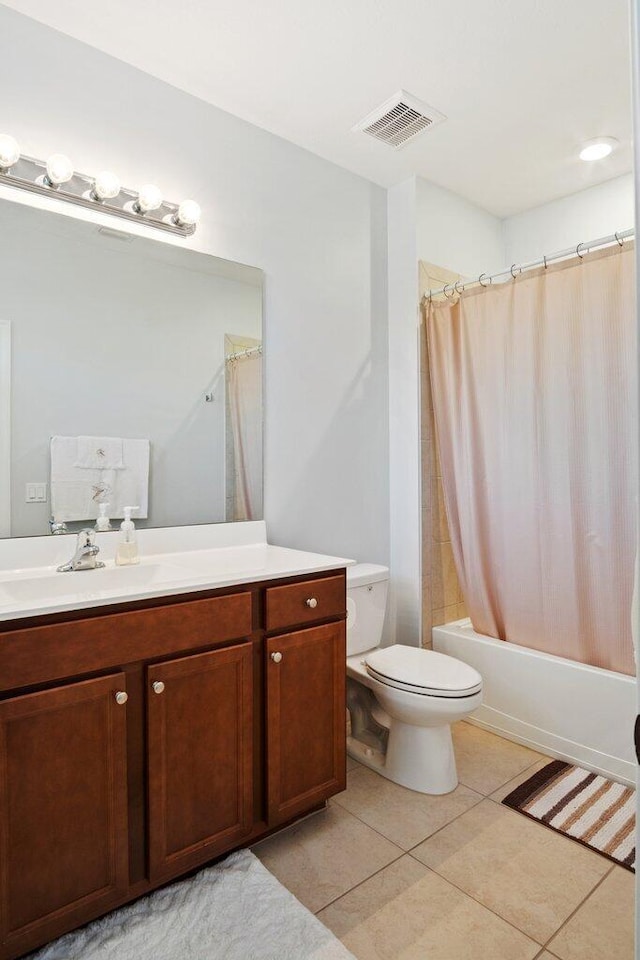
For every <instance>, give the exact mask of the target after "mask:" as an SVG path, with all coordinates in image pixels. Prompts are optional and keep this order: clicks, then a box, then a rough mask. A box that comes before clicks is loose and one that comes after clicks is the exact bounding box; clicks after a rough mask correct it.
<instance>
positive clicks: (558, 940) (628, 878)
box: [548, 867, 635, 960]
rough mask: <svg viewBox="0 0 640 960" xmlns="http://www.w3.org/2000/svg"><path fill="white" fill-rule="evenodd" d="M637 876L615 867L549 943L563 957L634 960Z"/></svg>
mask: <svg viewBox="0 0 640 960" xmlns="http://www.w3.org/2000/svg"><path fill="white" fill-rule="evenodd" d="M634 892H635V877H634V875H633V874H632V873H630V872H629V871H628V870H623V869H622V867H614V869H613V871H612V872H611V873H610V874H609V876H608V877H607V878H606V879H605V880H604V881H603V882H602V883H601V884H600V886H599V887H598V889H597V890H595V891H594V892H593V893H592V894H591V896H590V897H589V899H588V900H587V901H586V902H585V903H584V904H583V905H582V906H581V907H580V909H579V910H578V911H577V913H575V914H574V915H573V917H571V919H570V920H569V922H568V923H567V924H566V926H564V927H563V928H562V930H560V932H559V933H558V934H557V935H556V936H555V937H554V938H553V940H552V941H551V943H550V944H549V945H548V946H549V950H551V951H553V953H554V954H556V956H558V957H560V958H561V960H633V958H634V950H633V939H634V937H633V925H634Z"/></svg>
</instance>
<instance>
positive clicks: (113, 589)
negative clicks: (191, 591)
mask: <svg viewBox="0 0 640 960" xmlns="http://www.w3.org/2000/svg"><path fill="white" fill-rule="evenodd" d="M185 576H186V571H185V569H184V568H182V567H177V566H171V565H170V564H166V563H146V564H144V565H140V566H129V567H103V568H100V569H97V570H78V571H75V572H72V573H58V572H55V573H52V572H51V571H49V570H48V571H46V572H43V573H38V574H37V575H36V576H31V577H22V576H21V577H19V578H14V579H7V580H0V603H7V602H10V601H11V600H18V601H20V602H23V603H24V602H28V601H34V602H38V601H46V600H49V599H56V600H60V599H63V598H67V597H69V598H77V599H78V600H84V599H87V598H92V597H99V596H104V595H105V594H109V593H117V594H120V593H126V592H128V591H129V590H134V591H135V590H139V589H140V588H143V589H144V588H145V587H146V588H153V586H154V584H163V583H169V582H175V581H181V580H184V579H185Z"/></svg>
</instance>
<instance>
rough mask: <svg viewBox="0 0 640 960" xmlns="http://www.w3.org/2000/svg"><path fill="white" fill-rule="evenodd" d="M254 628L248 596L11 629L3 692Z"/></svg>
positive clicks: (0, 680)
mask: <svg viewBox="0 0 640 960" xmlns="http://www.w3.org/2000/svg"><path fill="white" fill-rule="evenodd" d="M86 576H88V577H90V576H91V574H90V573H88V574H86ZM251 626H252V624H251V594H250V593H248V592H247V593H234V594H230V595H229V596H223V597H211V598H209V599H205V600H188V601H185V602H184V603H172V604H166V605H164V606H159V607H148V608H147V609H145V610H133V611H131V612H123V613H112V614H106V615H105V616H100V617H92V618H91V619H87V620H72V621H70V622H69V623H54V624H49V625H48V626H43V627H33V628H26V629H23V630H13V631H9V632H8V633H4V634H2V636H1V637H0V690H11V689H15V688H18V687H26V686H29V685H30V684H36V683H47V682H50V681H53V680H57V679H60V678H64V677H70V676H80V675H81V674H83V673H91V672H92V671H94V670H103V669H105V668H108V667H113V666H119V665H121V664H126V663H135V662H136V661H139V660H149V659H151V658H155V657H161V656H165V655H166V654H171V653H179V652H180V651H181V650H193V649H196V648H197V647H204V646H210V645H211V644H214V643H222V642H224V641H226V640H239V639H241V638H242V637H248V636H250V635H251Z"/></svg>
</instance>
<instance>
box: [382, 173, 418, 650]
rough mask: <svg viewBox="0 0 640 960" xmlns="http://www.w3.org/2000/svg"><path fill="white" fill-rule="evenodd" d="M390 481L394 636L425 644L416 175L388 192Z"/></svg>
mask: <svg viewBox="0 0 640 960" xmlns="http://www.w3.org/2000/svg"><path fill="white" fill-rule="evenodd" d="M387 218H388V229H389V443H390V448H389V487H390V504H391V505H390V523H391V530H390V537H391V540H390V548H391V552H390V555H391V591H390V598H389V600H390V611H389V613H390V616H389V618H388V619H389V637H388V639H389V641H390V642H391V643H394V642H395V643H407V644H410V645H413V646H419V644H420V629H421V624H420V618H421V600H420V598H421V592H422V591H421V549H420V538H421V532H420V531H421V527H420V444H419V442H418V438H419V436H420V406H419V400H420V392H419V365H418V353H417V350H418V323H419V311H418V255H417V246H416V181H415V179H413V178H412V179H411V180H406V181H405V182H404V183H401V184H398V186H396V187H392V188H391V189H390V190H389V192H388V201H387Z"/></svg>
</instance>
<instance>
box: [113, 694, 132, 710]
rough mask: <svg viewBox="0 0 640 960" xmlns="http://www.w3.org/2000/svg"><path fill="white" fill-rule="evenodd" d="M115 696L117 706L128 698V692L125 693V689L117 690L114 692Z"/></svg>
mask: <svg viewBox="0 0 640 960" xmlns="http://www.w3.org/2000/svg"><path fill="white" fill-rule="evenodd" d="M115 698H116V703H117V704H118V706H119V707H121V706H122V705H123V704H125V703H126V702H127V700H128V699H129V694H128V693H126V691H124V690H118V692H117V693H116V694H115Z"/></svg>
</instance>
